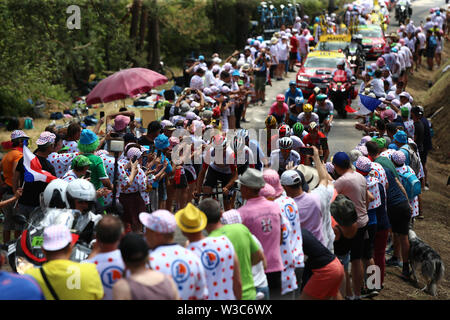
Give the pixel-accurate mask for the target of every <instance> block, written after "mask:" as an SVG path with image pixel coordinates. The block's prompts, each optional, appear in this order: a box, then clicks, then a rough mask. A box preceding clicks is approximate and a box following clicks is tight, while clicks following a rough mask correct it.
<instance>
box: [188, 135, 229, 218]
mask: <svg viewBox="0 0 450 320" xmlns="http://www.w3.org/2000/svg"><path fill="white" fill-rule="evenodd" d="M211 142H212V145H211V146H210V148H209V149H207V150H205V152H204V154H203V158H204V160H203V166H202V169H201V171H200V173H199V178H198V180H197V186H196V188H195V189H194V194H195V193H199V192H200V191H201V190H203V191H204V192H205V193H206V194H211V193H212V189H213V188H214V187H217V185H218V183H219V182H221V183H222V191H223V195H224V199H223V203H224V207H225V208H224V209H225V211H226V210H231V209H232V207H231V202H230V200H229V197H228V195H229V192H230V189H231V187H232V186H233V185H234V182H235V181H236V180H237V178H238V172H237V168H236V164H235V163H236V162H235V154H234V152H233V150H232V149H231V148H230V147H229V146H227V139H226V138H225V137H224V136H222V135H220V134H218V135H215V136H214V137H212V139H211ZM221 154H222V157H220V156H221ZM205 176H206V178H205ZM203 180H205V181H203Z"/></svg>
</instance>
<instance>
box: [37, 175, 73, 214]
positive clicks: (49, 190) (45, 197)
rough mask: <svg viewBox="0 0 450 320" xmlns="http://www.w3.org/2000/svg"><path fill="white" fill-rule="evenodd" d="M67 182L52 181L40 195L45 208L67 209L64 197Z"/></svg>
mask: <svg viewBox="0 0 450 320" xmlns="http://www.w3.org/2000/svg"><path fill="white" fill-rule="evenodd" d="M68 184H69V183H68V182H67V181H64V180H62V179H54V180H52V181H51V182H50V183H49V184H48V185H47V187H46V188H45V190H44V192H43V193H42V201H43V205H44V207H45V208H58V209H65V208H69V202H68V201H67V197H66V190H67V186H68Z"/></svg>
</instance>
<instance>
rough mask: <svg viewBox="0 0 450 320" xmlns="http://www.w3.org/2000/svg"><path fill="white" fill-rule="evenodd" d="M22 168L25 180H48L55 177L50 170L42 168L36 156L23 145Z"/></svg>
mask: <svg viewBox="0 0 450 320" xmlns="http://www.w3.org/2000/svg"><path fill="white" fill-rule="evenodd" d="M23 168H24V180H25V182H35V181H42V182H47V183H48V182H50V181H52V180H54V179H56V177H55V176H54V175H52V174H51V173H50V172H47V171H45V170H42V166H41V163H40V162H39V159H38V157H36V155H34V154H33V153H32V152H31V151H30V149H28V147H26V146H25V145H24V146H23Z"/></svg>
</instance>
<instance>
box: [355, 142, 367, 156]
mask: <svg viewBox="0 0 450 320" xmlns="http://www.w3.org/2000/svg"><path fill="white" fill-rule="evenodd" d="M356 150H358V151H359V152H361V154H362V155H363V156H367V155H368V154H369V152H368V151H367V147H366V146H365V145H361V146H357V147H356Z"/></svg>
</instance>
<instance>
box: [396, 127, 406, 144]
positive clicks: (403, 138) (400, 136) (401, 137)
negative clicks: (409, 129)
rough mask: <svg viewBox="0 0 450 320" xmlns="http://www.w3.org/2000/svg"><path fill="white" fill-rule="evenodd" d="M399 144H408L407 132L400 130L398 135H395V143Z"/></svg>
mask: <svg viewBox="0 0 450 320" xmlns="http://www.w3.org/2000/svg"><path fill="white" fill-rule="evenodd" d="M395 141H396V142H398V143H403V144H405V143H408V136H407V135H406V133H405V131H402V130H399V131H397V133H396V134H394V142H395Z"/></svg>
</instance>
